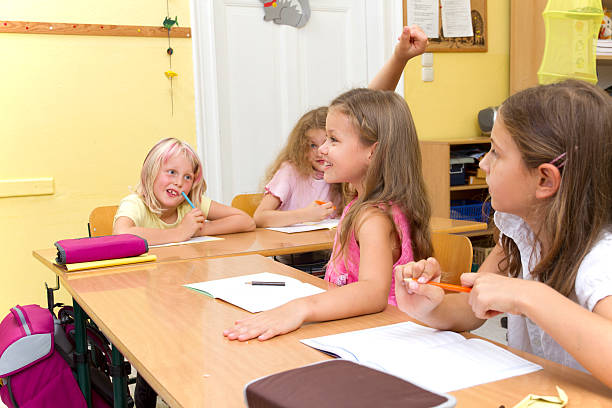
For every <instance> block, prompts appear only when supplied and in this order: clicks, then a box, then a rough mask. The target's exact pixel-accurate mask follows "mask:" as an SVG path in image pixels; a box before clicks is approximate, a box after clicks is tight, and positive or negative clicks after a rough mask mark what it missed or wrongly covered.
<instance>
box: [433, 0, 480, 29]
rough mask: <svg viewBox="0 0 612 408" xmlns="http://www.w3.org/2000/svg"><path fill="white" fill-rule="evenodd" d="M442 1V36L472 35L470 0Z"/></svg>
mask: <svg viewBox="0 0 612 408" xmlns="http://www.w3.org/2000/svg"><path fill="white" fill-rule="evenodd" d="M441 1H442V3H441V4H442V34H443V35H444V37H446V38H449V37H472V36H473V35H474V30H473V29H472V11H471V10H470V9H471V6H470V0H441Z"/></svg>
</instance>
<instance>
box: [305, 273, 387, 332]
mask: <svg viewBox="0 0 612 408" xmlns="http://www.w3.org/2000/svg"><path fill="white" fill-rule="evenodd" d="M387 298H388V291H385V290H379V289H378V288H375V287H373V286H372V285H371V284H370V283H369V282H361V281H359V282H353V283H351V284H349V285H345V286H342V287H339V288H333V289H330V290H328V291H326V292H324V293H320V294H318V295H313V296H308V297H305V298H301V299H298V300H300V301H301V302H303V303H304V306H303V307H304V308H305V310H306V313H305V320H304V321H306V322H322V321H327V320H336V319H344V318H347V317H354V316H361V315H365V314H370V313H378V312H381V311H383V310H384V309H385V308H386V307H387Z"/></svg>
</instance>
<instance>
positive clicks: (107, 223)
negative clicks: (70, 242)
mask: <svg viewBox="0 0 612 408" xmlns="http://www.w3.org/2000/svg"><path fill="white" fill-rule="evenodd" d="M117 208H119V206H117V205H109V206H106V207H96V208H94V209H93V211H92V212H91V214H89V223H88V224H87V228H88V229H89V236H90V237H100V236H102V235H112V233H113V218H115V213H116V212H117Z"/></svg>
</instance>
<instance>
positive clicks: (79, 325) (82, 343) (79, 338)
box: [72, 299, 91, 408]
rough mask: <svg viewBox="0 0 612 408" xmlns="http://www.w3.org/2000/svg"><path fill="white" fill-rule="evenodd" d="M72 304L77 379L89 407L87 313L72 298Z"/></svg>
mask: <svg viewBox="0 0 612 408" xmlns="http://www.w3.org/2000/svg"><path fill="white" fill-rule="evenodd" d="M72 306H73V308H74V338H75V343H76V353H75V356H76V364H77V381H78V383H79V387H80V388H81V392H82V393H83V396H84V397H85V401H86V402H87V407H89V408H91V382H90V379H89V364H87V358H88V354H87V332H86V331H85V327H86V323H85V321H86V319H87V315H86V314H85V312H84V311H83V309H81V306H79V304H78V303H77V302H76V301H75V300H74V299H72Z"/></svg>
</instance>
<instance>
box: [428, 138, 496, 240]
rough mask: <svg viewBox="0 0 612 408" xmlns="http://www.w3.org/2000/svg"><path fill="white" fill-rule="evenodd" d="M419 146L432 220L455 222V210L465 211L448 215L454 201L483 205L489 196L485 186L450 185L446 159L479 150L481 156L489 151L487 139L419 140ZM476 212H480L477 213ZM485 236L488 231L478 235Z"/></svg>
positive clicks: (488, 139)
mask: <svg viewBox="0 0 612 408" xmlns="http://www.w3.org/2000/svg"><path fill="white" fill-rule="evenodd" d="M419 144H420V148H421V156H422V159H423V177H424V179H425V185H426V186H427V192H428V195H429V201H430V203H431V206H432V215H433V216H436V217H446V218H449V217H450V218H458V213H459V210H461V211H462V210H464V209H469V208H467V207H466V208H461V209H458V210H457V211H451V201H454V200H474V201H479V202H483V201H485V199H486V198H487V196H488V193H489V192H488V186H487V185H486V184H463V185H451V174H450V170H451V169H450V159H451V153H452V152H456V151H458V150H468V149H471V148H479V149H481V150H483V151H485V152H486V151H488V150H489V149H490V147H491V139H490V138H488V137H475V138H470V139H458V140H457V139H449V140H435V141H429V140H423V141H420V142H419ZM476 167H477V163H475V164H474V165H473V168H474V169H475V168H476ZM465 178H466V182H467V180H468V178H469V175H467V174H466V175H465ZM453 184H454V183H453ZM468 202H469V201H468ZM477 211H478V212H480V211H481V210H477ZM488 233H489V232H488V231H484V232H480V233H479V234H488Z"/></svg>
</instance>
